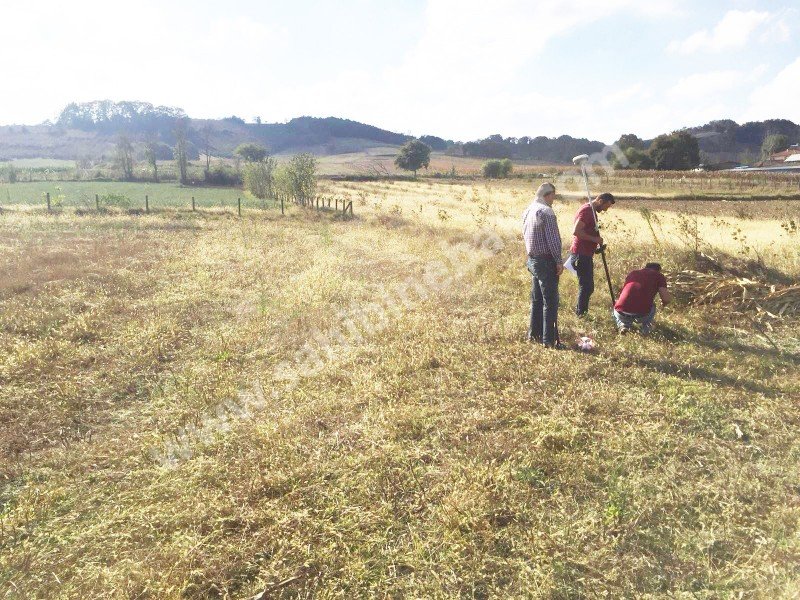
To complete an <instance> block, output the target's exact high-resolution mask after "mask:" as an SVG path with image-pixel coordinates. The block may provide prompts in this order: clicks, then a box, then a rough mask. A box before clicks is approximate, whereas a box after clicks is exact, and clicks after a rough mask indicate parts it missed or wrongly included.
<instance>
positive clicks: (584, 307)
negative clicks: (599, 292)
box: [569, 254, 594, 316]
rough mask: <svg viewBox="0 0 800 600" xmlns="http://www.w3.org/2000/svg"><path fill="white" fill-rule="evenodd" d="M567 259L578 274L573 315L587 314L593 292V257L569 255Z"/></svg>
mask: <svg viewBox="0 0 800 600" xmlns="http://www.w3.org/2000/svg"><path fill="white" fill-rule="evenodd" d="M569 259H570V261H571V262H572V266H573V267H575V272H576V273H577V274H578V302H577V304H576V305H575V314H576V315H578V316H581V315H585V314H586V313H587V312H589V298H591V296H592V293H593V292H594V256H592V255H591V254H590V255H589V256H585V255H583V254H570V255H569ZM579 259H580V260H579Z"/></svg>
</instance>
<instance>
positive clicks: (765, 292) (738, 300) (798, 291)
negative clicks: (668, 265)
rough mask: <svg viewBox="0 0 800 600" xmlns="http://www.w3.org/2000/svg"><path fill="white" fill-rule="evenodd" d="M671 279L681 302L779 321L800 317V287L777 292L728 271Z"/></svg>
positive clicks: (675, 274) (676, 274)
mask: <svg viewBox="0 0 800 600" xmlns="http://www.w3.org/2000/svg"><path fill="white" fill-rule="evenodd" d="M667 278H668V281H669V282H670V287H671V289H672V290H673V292H674V294H675V297H676V298H677V300H678V301H679V302H682V303H685V304H694V305H710V304H713V305H716V306H722V307H725V308H727V309H729V310H732V311H734V312H751V313H752V312H755V313H757V314H763V315H765V316H768V317H771V318H776V319H777V318H781V317H787V316H794V315H798V314H800V285H795V286H790V287H785V288H782V289H776V286H775V285H770V284H767V283H765V282H763V281H758V280H755V279H748V278H745V277H738V276H736V275H732V274H730V273H726V272H721V273H720V272H714V273H700V272H699V271H691V270H685V271H678V272H673V273H668V274H667Z"/></svg>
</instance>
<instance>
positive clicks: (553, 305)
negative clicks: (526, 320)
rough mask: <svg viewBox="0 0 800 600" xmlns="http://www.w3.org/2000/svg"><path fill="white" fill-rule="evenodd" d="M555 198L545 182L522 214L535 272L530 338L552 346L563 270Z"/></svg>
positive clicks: (524, 236)
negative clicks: (559, 284) (554, 204)
mask: <svg viewBox="0 0 800 600" xmlns="http://www.w3.org/2000/svg"><path fill="white" fill-rule="evenodd" d="M555 197H556V188H555V186H554V185H553V184H552V183H543V184H542V185H540V186H539V189H538V190H536V199H535V200H534V201H533V202H532V203H531V205H530V206H529V207H528V208H527V209H526V210H525V212H524V213H523V214H522V237H523V239H524V240H525V250H526V252H527V256H528V260H527V266H528V271H530V273H531V275H532V283H531V321H530V327H529V328H528V339H529V340H530V341H534V342H540V343H543V344H544V345H545V346H547V347H549V348H553V347H556V346H557V344H556V337H557V333H556V316H557V314H558V277H559V276H560V275H561V273H562V271H563V270H564V265H563V264H562V260H561V234H560V233H559V231H558V222H557V221H556V214H555V213H554V212H553V208H552V205H553V200H555Z"/></svg>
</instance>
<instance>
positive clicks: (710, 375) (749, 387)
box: [631, 357, 784, 396]
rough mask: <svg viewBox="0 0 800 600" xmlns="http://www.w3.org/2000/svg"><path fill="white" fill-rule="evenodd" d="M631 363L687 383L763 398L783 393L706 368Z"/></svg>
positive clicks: (642, 361)
mask: <svg viewBox="0 0 800 600" xmlns="http://www.w3.org/2000/svg"><path fill="white" fill-rule="evenodd" d="M631 361H632V362H633V363H634V364H636V365H638V366H640V367H643V368H645V369H648V370H650V371H655V372H656V373H661V374H663V375H673V376H675V377H680V378H681V379H686V380H689V381H702V382H705V383H710V384H712V385H716V386H725V387H730V388H736V389H741V390H744V391H747V392H751V393H754V394H763V395H765V396H778V395H781V394H783V393H784V390H782V389H781V388H779V387H772V386H767V385H764V384H762V383H758V382H755V381H750V380H747V379H741V378H737V377H734V376H732V375H728V374H726V373H721V372H719V371H716V370H714V369H710V368H708V367H698V366H693V365H680V364H678V363H674V362H671V361H669V360H658V359H650V358H644V357H632V358H631Z"/></svg>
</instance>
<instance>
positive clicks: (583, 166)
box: [581, 162, 617, 307]
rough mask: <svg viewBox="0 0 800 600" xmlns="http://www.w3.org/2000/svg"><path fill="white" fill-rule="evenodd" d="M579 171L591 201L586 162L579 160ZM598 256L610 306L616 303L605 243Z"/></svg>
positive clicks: (587, 196)
mask: <svg viewBox="0 0 800 600" xmlns="http://www.w3.org/2000/svg"><path fill="white" fill-rule="evenodd" d="M581 172H582V173H583V183H584V184H585V185H586V198H587V199H588V200H589V202H591V201H592V193H591V192H590V191H589V176H588V175H586V163H584V162H581ZM600 257H601V258H602V259H603V270H604V271H605V272H606V281H607V282H608V293H609V294H610V295H611V306H612V307H613V306H614V304H616V302H617V300H616V298H615V296H614V286H613V285H612V284H611V273H610V272H609V270H608V261H607V260H606V245H605V244H602V245H601V246H600Z"/></svg>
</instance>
